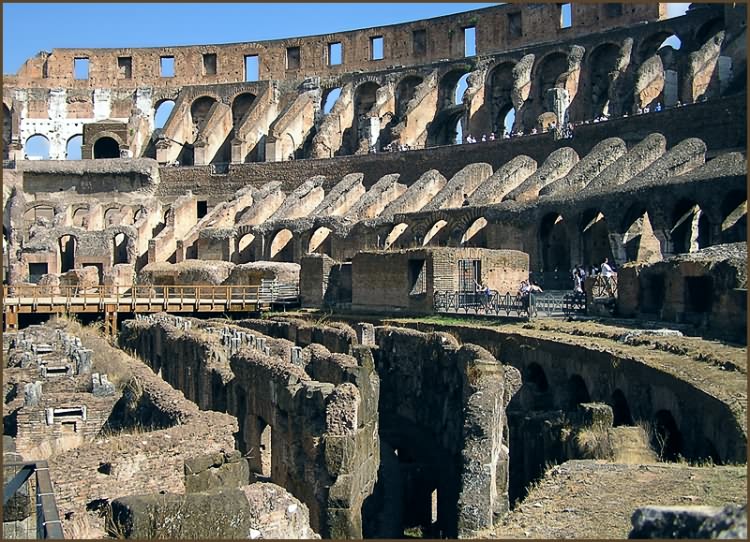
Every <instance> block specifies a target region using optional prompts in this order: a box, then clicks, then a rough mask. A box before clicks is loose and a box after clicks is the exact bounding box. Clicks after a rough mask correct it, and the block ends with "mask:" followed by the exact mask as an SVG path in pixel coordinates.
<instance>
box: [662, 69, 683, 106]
mask: <svg viewBox="0 0 750 542" xmlns="http://www.w3.org/2000/svg"><path fill="white" fill-rule="evenodd" d="M678 96H679V84H678V76H677V72H676V71H675V70H664V106H665V107H672V106H673V105H675V104H676V103H677V97H678Z"/></svg>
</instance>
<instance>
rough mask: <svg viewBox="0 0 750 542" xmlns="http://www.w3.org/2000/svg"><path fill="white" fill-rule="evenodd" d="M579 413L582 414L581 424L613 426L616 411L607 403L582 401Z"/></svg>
mask: <svg viewBox="0 0 750 542" xmlns="http://www.w3.org/2000/svg"><path fill="white" fill-rule="evenodd" d="M578 414H579V415H580V416H581V425H585V426H592V425H598V426H600V427H612V423H613V422H614V419H615V417H614V413H613V412H612V407H611V406H609V405H607V404H605V403H580V404H579V405H578Z"/></svg>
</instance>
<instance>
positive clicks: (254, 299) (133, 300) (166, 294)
mask: <svg viewBox="0 0 750 542" xmlns="http://www.w3.org/2000/svg"><path fill="white" fill-rule="evenodd" d="M279 289H280V290H281V291H283V292H285V293H286V292H288V291H289V288H288V287H287V288H268V287H264V286H258V285H220V286H215V285H193V286H156V285H153V286H152V285H136V286H96V287H93V288H80V287H77V286H39V285H16V286H3V305H4V307H14V306H15V307H29V306H30V307H32V310H33V309H34V308H36V307H38V306H40V305H43V306H61V305H62V306H66V307H68V308H71V307H80V306H83V307H90V306H92V305H97V306H98V307H99V309H100V310H104V308H105V305H114V306H116V307H119V310H125V309H126V308H127V306H128V305H129V306H131V307H132V308H133V309H134V310H135V308H136V307H138V308H144V307H145V308H147V309H148V310H158V309H159V307H162V308H163V309H165V310H166V309H167V308H169V307H175V306H180V307H185V308H186V309H187V308H189V307H188V306H204V305H211V306H223V307H227V308H229V307H231V306H233V305H240V306H243V305H258V304H260V303H264V304H269V303H274V302H275V301H276V298H277V297H282V296H279V295H278V293H277V291H278V290H279Z"/></svg>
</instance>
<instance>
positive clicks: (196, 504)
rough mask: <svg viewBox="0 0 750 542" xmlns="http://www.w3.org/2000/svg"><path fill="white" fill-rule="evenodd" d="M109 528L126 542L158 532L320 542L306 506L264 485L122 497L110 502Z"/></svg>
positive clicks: (176, 536) (209, 536)
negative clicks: (255, 533)
mask: <svg viewBox="0 0 750 542" xmlns="http://www.w3.org/2000/svg"><path fill="white" fill-rule="evenodd" d="M291 505H295V506H291ZM290 510H291V511H290ZM279 518H283V520H279ZM155 522H157V524H155ZM111 528H112V529H113V531H114V532H117V533H122V534H123V535H124V536H125V537H126V538H147V537H148V536H149V534H150V533H153V532H154V529H156V530H158V532H160V533H162V534H163V535H164V536H165V537H167V538H211V539H216V538H248V537H249V536H252V532H253V531H256V532H257V533H258V534H257V538H316V539H317V538H320V537H319V536H318V535H317V534H315V532H314V531H313V530H312V529H311V528H310V518H309V511H308V508H307V506H305V505H304V504H302V503H301V502H300V501H298V500H297V499H296V498H294V497H293V496H292V495H291V494H289V493H288V492H287V491H286V490H284V489H283V488H281V487H279V486H276V485H274V484H266V483H255V484H251V485H245V486H242V487H241V488H236V489H235V488H233V489H225V490H209V491H205V492H200V493H186V494H184V495H177V494H173V493H165V494H162V495H140V496H128V497H120V498H118V499H115V500H114V501H112V522H111Z"/></svg>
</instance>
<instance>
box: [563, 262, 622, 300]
mask: <svg viewBox="0 0 750 542" xmlns="http://www.w3.org/2000/svg"><path fill="white" fill-rule="evenodd" d="M597 274H599V275H601V277H602V278H603V279H604V284H605V287H606V288H607V291H608V292H609V293H610V294H611V293H612V291H613V289H612V277H614V276H615V275H616V273H615V270H614V268H613V267H612V265H611V264H610V263H609V258H606V257H605V258H604V261H603V262H602V264H601V266H600V267H599V268H598V269H597V268H596V267H595V266H589V269H588V271H586V268H585V267H583V266H582V265H576V266H575V268H574V269H573V271H572V272H571V275H572V277H573V291H574V292H576V293H579V294H582V293H584V289H583V287H584V284H585V282H586V277H588V276H592V277H593V276H596V275H597Z"/></svg>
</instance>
